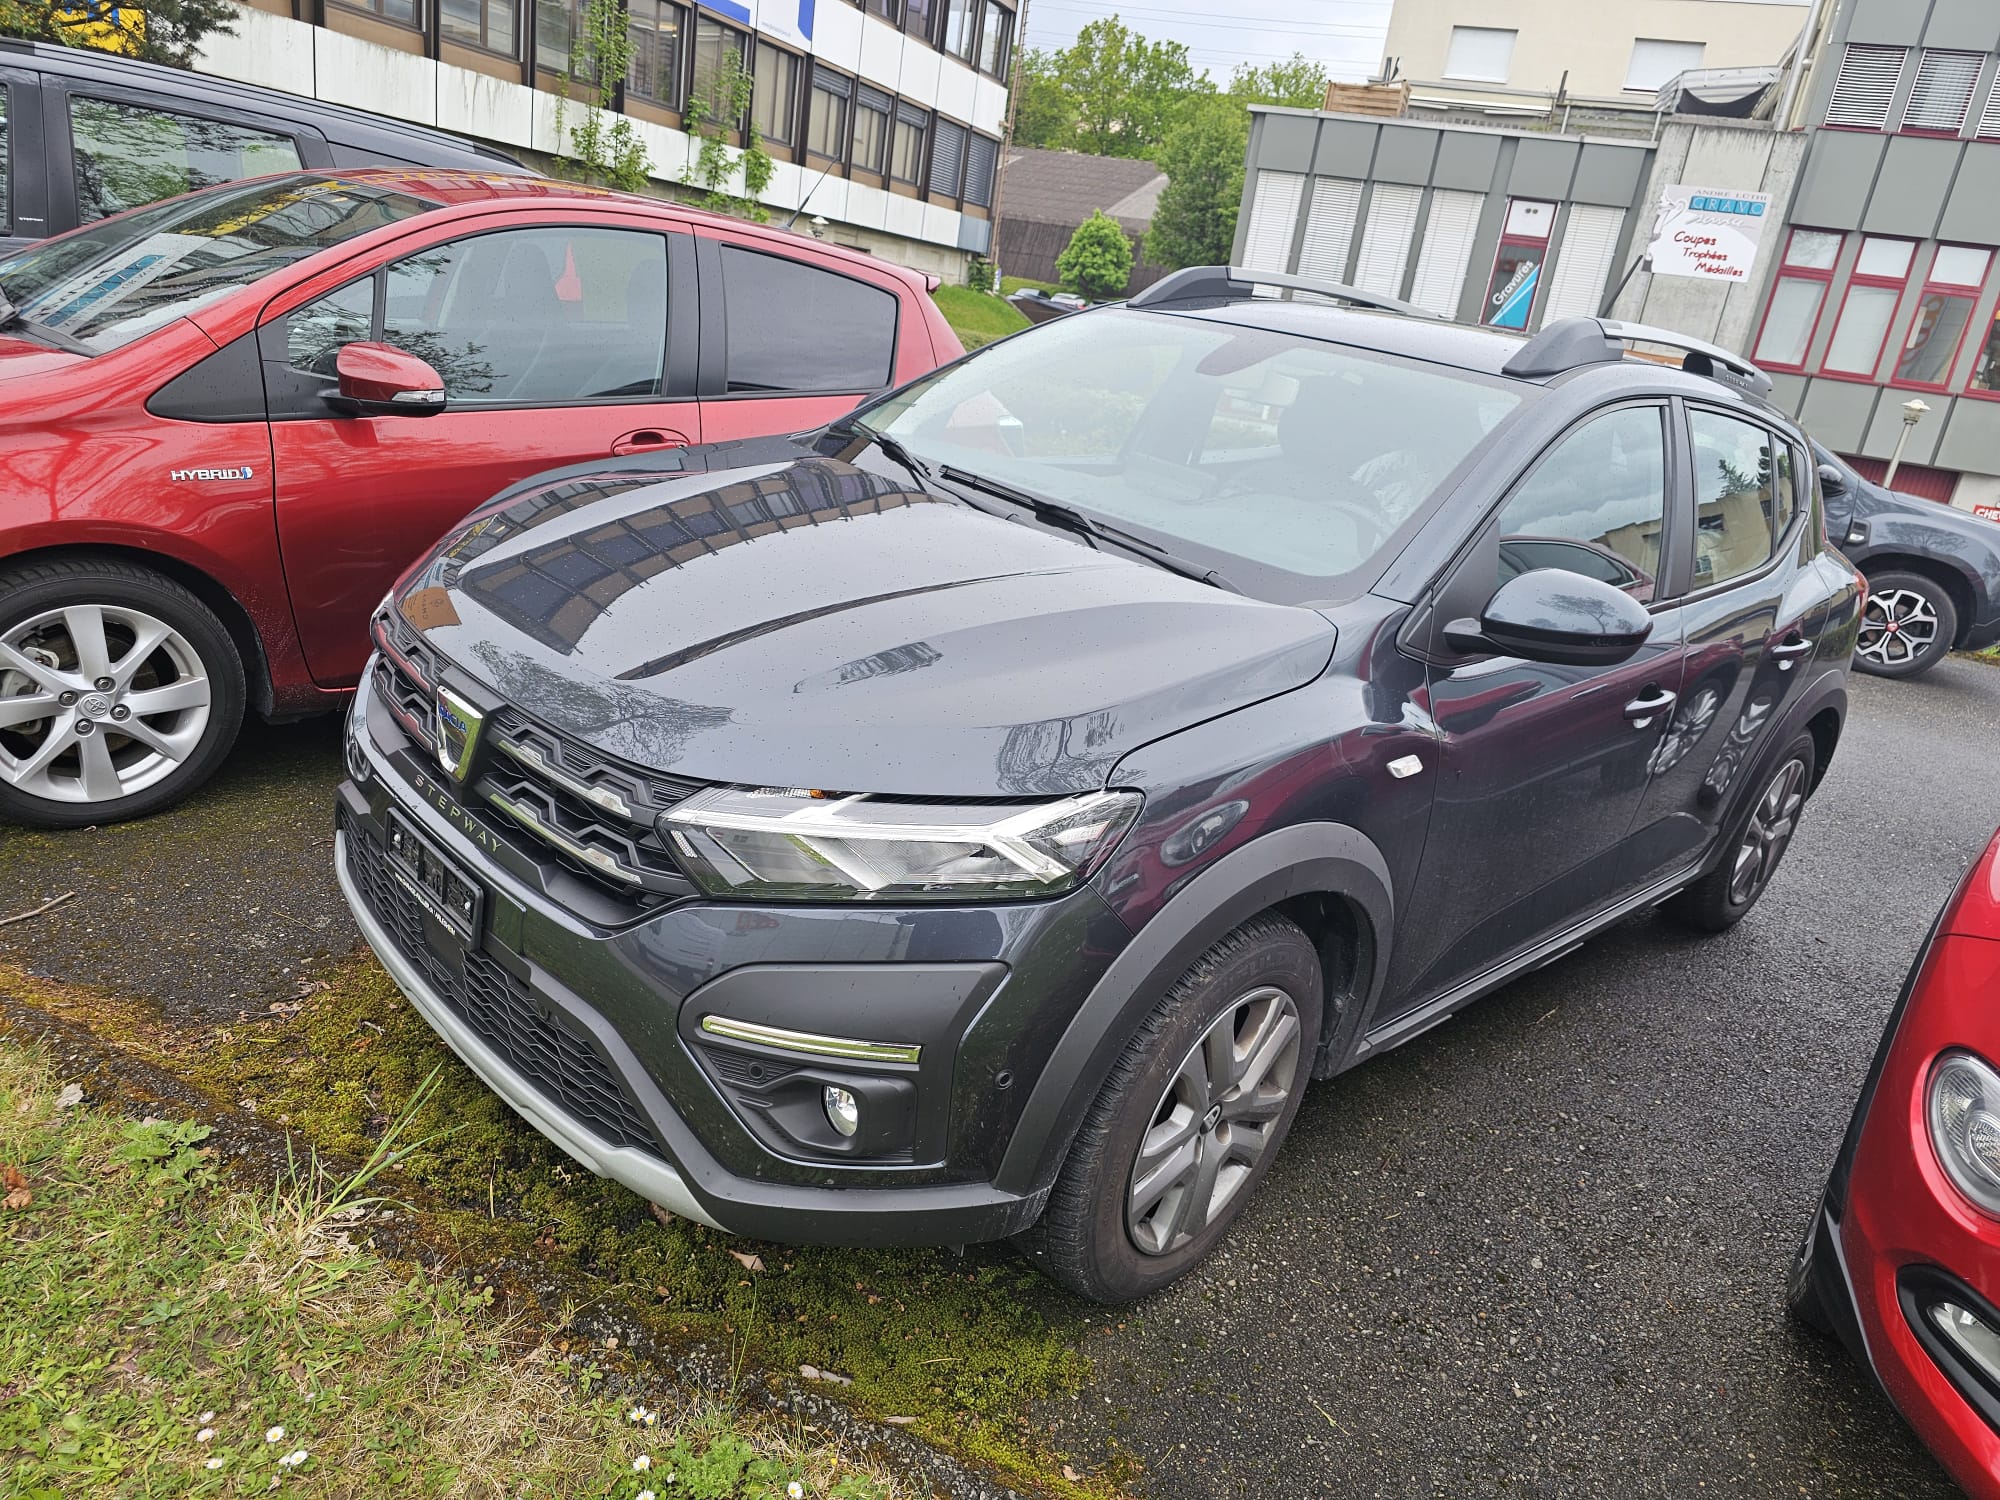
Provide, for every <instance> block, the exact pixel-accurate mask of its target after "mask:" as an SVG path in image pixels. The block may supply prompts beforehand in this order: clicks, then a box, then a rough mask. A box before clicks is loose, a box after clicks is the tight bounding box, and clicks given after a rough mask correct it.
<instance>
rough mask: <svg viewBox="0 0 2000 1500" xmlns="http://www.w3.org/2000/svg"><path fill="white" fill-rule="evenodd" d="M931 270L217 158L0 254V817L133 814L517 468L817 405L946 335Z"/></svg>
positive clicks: (692, 227) (288, 711)
mask: <svg viewBox="0 0 2000 1500" xmlns="http://www.w3.org/2000/svg"><path fill="white" fill-rule="evenodd" d="M935 284H936V282H935V279H934V278H927V277H924V276H921V275H919V274H917V273H915V272H912V271H907V270H903V269H901V268H899V267H896V266H891V265H887V264H885V263H883V262H881V261H877V260H873V259H871V258H869V257H867V256H865V255H861V254H858V253H856V252H853V251H849V250H843V249H838V248H836V247H834V246H831V245H822V244H820V243H818V242H817V241H815V240H812V239H807V238H804V237H802V236H797V235H791V234H785V233H782V232H779V231H777V230H773V229H763V228H758V227H757V226H755V225H751V224H747V223H742V222H739V221H736V220H732V219H725V218H720V217H717V216H714V215H709V214H703V213H700V212H696V211H694V210H690V209H686V208H682V207H679V206H676V205H673V204H668V203H663V202H660V201H658V200H656V199H650V198H640V197H632V196H628V195H625V194H620V193H612V192H606V191H600V190H598V189H594V188H589V187H582V186H578V185H576V184H573V183H559V182H549V181H542V180H538V179H534V178H525V177H511V176H500V175H487V174H484V173H475V172H455V171H421V170H406V169H399V170H378V171H358V172H348V173H338V174H332V173H293V174H288V175H285V176H282V177H266V178H262V179H258V180H254V181H251V182H239V183H231V184H227V185H224V186H221V187H216V188H212V189H209V190H207V191H205V192H201V193H195V194H190V195H189V196H187V197H184V198H177V199H174V200H171V201H169V202H166V203H158V204H153V205H150V206H148V207H145V208H141V209H137V210H135V211H133V212H131V213H127V214H123V215H120V216H119V217H117V218H113V219H106V220H104V221H102V222H99V223H96V224H92V225H90V226H89V227H87V228H84V229H80V230H77V231H76V232H74V233H71V234H68V235H64V236H61V237H60V238H57V239H54V240H46V241H43V242H42V243H40V244H38V245H33V246H30V247H29V248H27V249H25V250H22V251H19V252H17V253H16V254H14V255H12V256H10V257H8V258H6V259H4V260H0V819H8V818H11V819H13V820H16V821H19V822H25V823H32V824H37V825H40V826H44V827H66V826H80V825H84V824H90V823H103V822H108V821H111V820H114V819H118V818H125V817H131V816H134V815H137V814H140V813H145V812H150V811H153V810H155V809H157V808H159V807H162V806H165V805H167V804H168V803H171V802H173V801H175V800H176V799H178V798H180V797H182V796H184V795H186V793H187V792H189V791H190V790H192V789H193V788H194V787H195V786H197V785H199V784H200V783H201V782H202V781H203V780H204V779H206V778H207V777H208V776H209V775H210V774H211V773H212V772H213V771H214V769H215V767H216V766H217V764H219V762H220V761H221V759H222V757H223V756H224V755H225V754H226V753H227V752H228V750H229V746H230V744H231V742H232V741H233V740H234V738H235V736H236V731H237V728H238V725H239V724H240V723H241V720H242V717H243V713H244V711H245V709H246V707H248V708H253V709H255V710H256V711H257V712H258V713H261V714H264V715H266V716H267V717H272V718H289V717H295V716H299V715H303V714H310V713H316V712H320V711H322V710H326V709H330V708H337V707H339V706H340V705H341V704H342V703H344V702H345V700H346V697H347V694H348V691H349V689H351V688H352V687H353V685H354V683H355V680H356V678H357V677H358V675H359V673H360V671H361V666H362V663H363V661H364V660H365V659H366V657H367V655H368V647H369V642H368V631H367V628H366V627H367V620H368V614H369V611H370V610H371V609H372V608H373V607H374V605H375V604H376V602H377V601H378V600H380V599H381V597H382V595H383V593H384V592H385V591H386V590H387V589H388V587H389V585H390V584H391V583H392V582H393V581H394V580H395V578H396V575H397V574H398V573H400V572H401V571H402V569H403V568H404V567H405V565H407V564H408V563H409V562H410V561H411V559H413V558H415V557H416V556H417V555H418V554H420V553H421V552H422V551H423V550H424V549H425V548H426V547H428V546H429V545H430V544H431V543H432V542H434V541H436V540H437V538H438V537H439V536H440V535H441V534H442V533H443V532H444V531H445V530H446V529H447V528H449V527H450V526H451V525H452V523H454V522H455V521H457V520H458V519H459V518H460V517H462V516H463V515H464V514H465V513H466V512H467V511H469V510H470V509H472V507H473V506H475V505H477V504H478V503H480V502H481V501H483V500H485V499H487V498H488V497H489V496H491V495H492V494H493V493H494V492H495V491H496V490H499V489H501V488H503V487H504V486H506V485H508V484H511V483H513V482H514V481H516V480H518V479H521V478H523V477H524V476H526V475H529V474H532V473H535V472H537V471H539V470H542V469H547V468H550V467H552V466H555V465H560V464H566V463H573V462H579V461H585V460H590V459H596V458H601V457H603V456H605V455H608V454H632V453H645V452H647V451H648V450H665V449H670V448H675V447H679V446H682V445H685V444H689V443H699V442H715V441H717V440H720V439H729V438H741V437H751V436H759V435H765V434H771V433H781V432H795V431H799V430H801V429H807V428H812V427H817V426H820V425H821V424H823V423H825V422H828V421H830V420H832V419H833V418H835V417H837V416H840V415H841V414H842V413H844V412H846V411H848V410H849V409H851V408H852V407H853V406H855V405H856V404H857V403H858V402H860V401H861V400H862V399H864V398H865V397H867V396H869V395H871V394H873V393H874V392H877V391H880V390H883V389H885V388H887V387H889V386H891V385H896V384H900V383H902V382H904V381H907V380H910V379H912V378H914V377H916V376H918V375H922V374H924V373H926V372H928V371H929V370H931V369H932V368H934V367H935V366H937V365H938V364H940V363H942V362H943V361H944V360H946V359H949V358H953V357H955V356H957V355H958V354H959V353H961V352H962V350H961V348H960V345H959V342H958V339H957V337H956V335H954V334H953V333H952V331H951V329H950V327H949V325H947V324H946V323H945V321H944V318H943V316H942V315H941V314H940V313H939V312H938V310H937V307H936V305H935V304H934V303H933V302H932V301H931V299H930V297H929V295H928V294H929V292H930V290H931V288H932V287H933V286H935ZM524 586H532V580H530V581H529V582H528V584H527V585H524Z"/></svg>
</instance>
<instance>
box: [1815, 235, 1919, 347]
mask: <svg viewBox="0 0 2000 1500" xmlns="http://www.w3.org/2000/svg"><path fill="white" fill-rule="evenodd" d="M1916 249H1917V246H1916V242H1915V241H1914V240H1892V239H1889V238H1887V237H1886V236H1883V235H1874V234H1871V235H1869V236H1868V237H1867V238H1866V239H1864V240H1862V242H1861V254H1860V255H1859V256H1858V257H1857V258H1856V259H1855V262H1854V274H1853V275H1852V276H1851V277H1849V278H1848V283H1847V296H1846V298H1845V299H1844V300H1843V301H1842V302H1841V305H1840V320H1839V321H1838V322H1836V323H1835V324H1834V325H1833V342H1832V343H1830V344H1828V345H1827V349H1826V358H1825V359H1824V360H1822V361H1821V362H1820V368H1821V369H1822V370H1825V371H1826V372H1827V373H1828V374H1830V375H1858V376H1863V377H1872V376H1873V375H1874V374H1875V369H1876V366H1878V365H1880V364H1881V363H1882V351H1883V349H1884V348H1886V347H1887V345H1888V343H1889V325H1890V324H1891V323H1893V322H1895V320H1896V304H1897V303H1899V302H1900V301H1902V299H1903V289H1904V288H1905V287H1906V286H1908V285H1909V281H1910V260H1911V257H1912V256H1914V255H1915V254H1916Z"/></svg>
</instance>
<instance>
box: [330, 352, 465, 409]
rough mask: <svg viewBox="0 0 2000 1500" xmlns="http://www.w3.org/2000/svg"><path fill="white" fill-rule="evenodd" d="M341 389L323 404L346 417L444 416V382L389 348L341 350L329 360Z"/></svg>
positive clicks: (420, 362)
mask: <svg viewBox="0 0 2000 1500" xmlns="http://www.w3.org/2000/svg"><path fill="white" fill-rule="evenodd" d="M333 368H334V372H335V373H336V374H337V375H338V376H339V377H340V389H339V390H338V391H337V392H336V391H328V392H327V393H326V396H325V398H324V399H325V401H326V404H327V405H328V406H330V407H332V408H333V409H334V410H335V411H337V412H345V413H346V414H347V415H348V416H351V417H430V416H435V415H437V413H439V412H441V411H443V410H444V377H443V376H442V375H440V374H438V372H437V371H436V370H434V369H432V368H431V367H430V365H429V364H428V363H426V362H425V361H423V360H421V359H418V358H417V357H416V355H414V354H410V353H407V352H405V351H404V350H401V349H398V348H396V347H395V346H394V345H391V344H371V343H365V342H364V343H356V344H342V345H341V346H340V352H339V353H338V354H337V355H335V356H334V362H333Z"/></svg>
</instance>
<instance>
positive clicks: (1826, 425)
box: [1799, 379, 1876, 453]
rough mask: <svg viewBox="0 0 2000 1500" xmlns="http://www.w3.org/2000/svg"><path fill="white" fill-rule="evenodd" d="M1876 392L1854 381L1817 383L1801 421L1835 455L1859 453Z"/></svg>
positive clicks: (1818, 381) (1872, 388)
mask: <svg viewBox="0 0 2000 1500" xmlns="http://www.w3.org/2000/svg"><path fill="white" fill-rule="evenodd" d="M1875 396H1876V390H1875V387H1874V386H1872V385H1862V384H1860V383H1858V382H1856V381H1852V380H1825V379H1821V380H1815V381H1814V382H1813V383H1812V388H1811V389H1810V390H1808V391H1807V392H1806V400H1805V405H1804V406H1803V407H1802V408H1801V409H1800V411H1799V421H1800V422H1801V423H1802V424H1803V425H1804V427H1805V429H1806V431H1807V432H1809V433H1811V434H1812V435H1813V436H1814V437H1816V438H1818V439H1819V440H1820V441H1821V442H1822V443H1825V444H1826V445H1827V447H1829V448H1831V449H1833V451H1834V452H1836V453H1859V452H1860V451H1861V440H1862V438H1863V437H1864V436H1866V434H1867V432H1868V419H1869V418H1870V417H1871V416H1873V415H1874V414H1875Z"/></svg>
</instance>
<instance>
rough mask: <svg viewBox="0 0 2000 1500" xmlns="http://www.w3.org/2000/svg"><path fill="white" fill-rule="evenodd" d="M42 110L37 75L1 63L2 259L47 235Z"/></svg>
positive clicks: (46, 190) (0, 199)
mask: <svg viewBox="0 0 2000 1500" xmlns="http://www.w3.org/2000/svg"><path fill="white" fill-rule="evenodd" d="M41 109H42V105H41V85H40V83H39V81H38V80H37V77H36V75H35V74H34V73H31V72H29V71H28V70H27V69H25V68H14V67H8V66H6V65H5V64H4V63H0V255H5V254H8V253H10V252H12V251H14V250H18V249H20V248H21V246H23V245H26V244H30V243H32V242H33V241H35V240H38V239H41V238H42V237H43V236H44V235H46V234H48V232H49V223H48V174H47V168H46V162H47V155H46V153H45V152H44V151H43V149H42V114H41Z"/></svg>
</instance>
